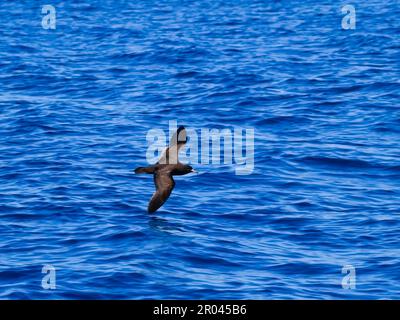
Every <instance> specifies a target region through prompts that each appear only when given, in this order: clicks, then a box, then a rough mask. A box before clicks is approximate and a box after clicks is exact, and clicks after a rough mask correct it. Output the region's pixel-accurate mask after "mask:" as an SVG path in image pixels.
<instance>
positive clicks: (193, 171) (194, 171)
mask: <svg viewBox="0 0 400 320" xmlns="http://www.w3.org/2000/svg"><path fill="white" fill-rule="evenodd" d="M190 172H192V173H199V172H198V171H196V170H194V169H192V171H190Z"/></svg>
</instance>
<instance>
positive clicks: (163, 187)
mask: <svg viewBox="0 0 400 320" xmlns="http://www.w3.org/2000/svg"><path fill="white" fill-rule="evenodd" d="M186 142H187V137H186V130H185V128H184V127H183V126H180V127H179V128H178V130H177V131H176V133H175V134H174V135H173V137H172V138H171V142H170V144H169V147H168V148H166V149H165V151H164V153H163V154H162V155H161V158H160V160H158V162H157V163H156V164H155V165H152V166H149V167H139V168H136V169H135V173H136V174H138V173H148V174H153V177H154V184H155V186H156V192H154V194H153V196H152V197H151V199H150V202H149V206H148V209H147V210H148V212H149V213H153V212H155V211H157V210H158V209H159V208H160V207H161V206H162V205H163V204H164V203H165V202H166V201H167V199H168V198H169V196H170V194H171V192H172V189H174V187H175V181H174V179H173V178H172V176H181V175H185V174H188V173H190V172H195V171H194V170H193V168H192V167H191V166H189V165H186V164H182V163H180V162H179V161H178V152H179V149H180V148H181V147H183V146H184V145H185V143H186Z"/></svg>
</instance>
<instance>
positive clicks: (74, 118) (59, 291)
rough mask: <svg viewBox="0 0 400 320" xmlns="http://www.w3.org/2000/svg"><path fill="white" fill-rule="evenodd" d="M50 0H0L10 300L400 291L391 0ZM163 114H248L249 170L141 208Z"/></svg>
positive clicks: (3, 232) (2, 176)
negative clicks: (46, 269) (48, 268)
mask: <svg viewBox="0 0 400 320" xmlns="http://www.w3.org/2000/svg"><path fill="white" fill-rule="evenodd" d="M48 2H54V3H53V4H54V6H55V7H56V10H57V25H56V26H57V27H56V29H55V30H51V29H49V30H45V29H43V28H42V25H41V19H42V17H43V15H42V13H41V9H42V7H41V5H40V4H39V3H38V2H37V1H15V2H11V1H1V4H0V181H1V187H0V298H2V299H23V298H29V299H39V298H40V299H84V298H93V299H104V298H112V299H140V298H151V299H152V298H161V299H166V298H169V299H175V298H177V299H188V298H214V299H223V298H229V299H247V298H251V299H299V298H306V299H381V298H399V292H400V251H399V227H400V222H399V221H400V210H399V209H400V197H399V196H400V194H399V187H400V161H399V155H400V153H399V150H400V148H399V147H400V129H399V128H400V111H399V107H400V106H399V84H400V81H399V74H400V72H399V71H400V70H399V66H400V64H399V57H400V53H399V49H400V43H399V34H400V20H399V16H400V8H399V2H398V1H375V0H373V1H356V2H354V3H353V5H354V6H355V8H356V13H357V15H356V18H357V24H356V29H355V30H343V29H342V28H341V20H342V17H343V14H342V13H341V5H342V4H341V3H340V2H337V1H256V0H255V1H250V0H246V1H245V0H243V1H222V0H213V1H209V0H204V1H111V0H109V1H106V0H104V1H100V0H98V1H95V0H92V1H89V0H86V1H65V2H62V1H61V2H60V1H48ZM170 120H177V121H178V123H179V124H184V125H185V126H188V127H192V128H195V129H200V128H203V127H206V128H217V129H223V128H230V129H232V128H234V127H242V128H254V130H255V168H254V171H253V172H252V174H251V175H236V174H235V167H234V166H232V165H216V164H210V165H198V166H195V167H196V169H198V170H199V171H200V173H199V174H197V175H188V176H185V177H180V178H177V179H176V180H177V184H176V188H175V190H174V192H173V194H172V196H171V198H170V199H169V200H168V202H167V203H166V204H165V205H164V206H163V207H162V208H161V209H160V210H159V211H158V212H157V213H156V214H155V215H149V214H148V213H147V212H146V207H147V203H148V200H149V198H150V196H151V194H152V192H153V190H154V185H153V181H152V178H151V177H150V176H135V175H134V174H133V173H132V169H133V168H135V167H138V166H143V165H145V164H146V150H147V147H148V145H147V141H146V134H147V132H148V130H150V129H154V128H156V129H163V130H167V129H168V123H169V121H170ZM45 264H50V265H52V266H54V267H55V268H56V284H57V287H56V289H55V290H45V289H43V288H42V286H41V281H42V277H43V276H44V274H42V273H41V271H42V267H43V265H45ZM344 265H352V266H354V268H355V269H356V288H355V289H352V290H346V289H343V288H342V285H341V283H342V278H343V276H344V274H342V267H343V266H344Z"/></svg>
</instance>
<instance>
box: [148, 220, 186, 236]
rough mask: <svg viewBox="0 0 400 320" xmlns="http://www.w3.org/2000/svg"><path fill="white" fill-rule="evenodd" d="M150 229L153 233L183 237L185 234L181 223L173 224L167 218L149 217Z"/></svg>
mask: <svg viewBox="0 0 400 320" xmlns="http://www.w3.org/2000/svg"><path fill="white" fill-rule="evenodd" d="M149 228H150V230H152V231H155V232H160V233H163V234H169V235H175V236H177V235H181V234H182V233H184V232H185V230H184V228H183V226H182V225H181V224H179V223H175V222H171V221H169V220H167V219H165V218H160V217H157V216H154V215H151V216H149Z"/></svg>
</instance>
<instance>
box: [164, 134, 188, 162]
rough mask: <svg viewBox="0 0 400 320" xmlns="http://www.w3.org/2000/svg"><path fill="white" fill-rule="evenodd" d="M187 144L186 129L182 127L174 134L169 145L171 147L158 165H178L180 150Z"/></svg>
mask: <svg viewBox="0 0 400 320" xmlns="http://www.w3.org/2000/svg"><path fill="white" fill-rule="evenodd" d="M186 142H187V136H186V129H185V127H184V126H180V127H179V128H178V130H176V132H175V133H174V135H173V136H172V138H171V141H170V143H169V147H168V148H166V149H165V151H164V153H163V154H162V156H161V158H160V160H158V163H160V164H177V163H178V162H179V160H178V153H179V149H180V148H182V147H183V146H184V145H185V144H186Z"/></svg>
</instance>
